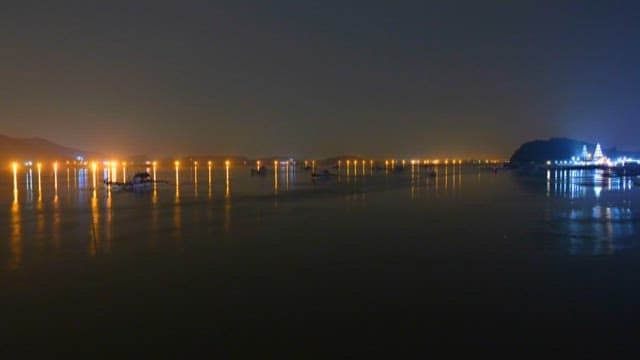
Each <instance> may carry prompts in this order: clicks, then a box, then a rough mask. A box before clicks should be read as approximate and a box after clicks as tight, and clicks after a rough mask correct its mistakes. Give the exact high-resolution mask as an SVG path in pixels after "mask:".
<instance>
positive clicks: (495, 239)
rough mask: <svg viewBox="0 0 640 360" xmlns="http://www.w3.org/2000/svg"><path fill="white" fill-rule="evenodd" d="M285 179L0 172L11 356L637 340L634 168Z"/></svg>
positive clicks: (454, 169)
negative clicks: (135, 183)
mask: <svg viewBox="0 0 640 360" xmlns="http://www.w3.org/2000/svg"><path fill="white" fill-rule="evenodd" d="M135 170H136V169H134V168H132V169H128V171H129V172H130V174H131V173H133V172H134V171H135ZM137 170H143V169H137ZM289 170H290V171H288V172H287V171H286V170H285V169H284V168H283V169H281V170H280V171H279V172H278V173H276V174H274V173H273V172H272V171H269V173H268V174H267V176H264V177H261V176H251V175H250V171H249V168H246V167H232V168H230V169H229V170H228V171H227V170H226V169H224V168H214V169H213V170H212V172H211V175H209V172H208V169H206V168H204V169H198V170H197V172H196V171H195V169H193V168H184V169H180V172H179V174H178V175H179V176H178V178H177V180H178V182H176V176H175V171H174V170H173V169H168V170H167V169H165V170H158V178H160V179H165V180H167V183H161V184H158V186H157V187H156V188H155V189H154V190H152V191H148V192H136V193H132V192H116V191H110V190H109V189H108V187H105V186H103V185H102V184H101V176H100V175H101V174H98V175H97V176H96V178H97V180H96V181H95V185H96V186H95V187H94V181H93V174H92V172H91V170H88V171H86V170H84V171H80V170H77V169H76V170H74V169H70V170H69V172H67V171H66V169H61V170H60V172H59V173H58V175H57V179H54V177H53V174H52V173H51V171H43V172H42V174H41V176H40V178H39V179H38V176H37V173H36V171H35V169H34V170H32V171H31V173H29V172H28V171H27V170H25V169H20V170H19V171H18V174H17V176H16V178H17V179H16V180H17V185H18V187H17V190H16V191H14V187H13V186H14V184H13V176H12V174H11V173H10V172H5V173H3V174H2V177H1V180H0V231H1V232H2V233H3V234H4V236H3V237H2V239H4V241H3V242H2V246H0V262H1V263H0V265H1V266H2V268H1V270H0V274H1V276H2V277H1V279H2V281H1V282H0V293H1V294H2V295H1V296H0V298H1V300H0V305H2V307H1V308H2V314H3V316H2V318H3V323H2V333H3V334H4V336H3V337H2V340H0V341H1V343H2V345H3V347H2V349H3V351H6V352H12V351H15V350H16V349H19V348H20V347H19V346H18V345H35V346H37V348H38V349H41V350H43V349H44V350H45V351H50V352H55V351H58V350H69V349H83V350H87V351H89V352H91V353H96V354H101V353H103V352H105V351H115V352H116V353H117V352H118V351H123V350H124V349H137V350H143V351H149V354H151V353H160V354H162V353H164V352H165V351H168V352H176V354H180V353H181V351H183V350H184V349H193V348H198V347H199V346H201V345H202V344H207V348H206V349H207V351H209V352H212V353H217V352H220V353H241V352H243V351H247V350H249V351H251V350H256V347H258V348H259V349H261V351H262V350H264V351H267V350H282V349H287V350H291V349H299V350H300V351H303V352H305V351H310V352H311V353H313V354H317V353H325V352H326V353H327V354H328V355H331V354H335V353H334V352H333V351H337V350H338V349H339V351H342V352H343V353H354V354H358V353H363V352H369V351H379V350H382V349H396V350H398V349H408V348H409V347H412V346H417V348H418V349H419V348H420V347H421V346H423V344H425V343H438V342H446V343H449V342H455V343H504V342H511V343H513V342H516V343H535V344H538V345H540V344H553V345H562V344H567V343H572V342H582V341H585V339H593V340H595V339H597V341H598V342H600V343H602V342H604V343H612V342H616V343H617V342H631V341H633V340H634V335H633V334H635V333H637V331H636V330H638V329H637V326H636V325H635V324H636V323H637V320H640V316H639V314H638V311H637V310H636V306H637V305H636V304H637V300H638V299H639V291H638V290H637V284H638V283H639V281H640V272H638V270H640V269H639V268H640V265H639V264H640V253H639V252H638V249H639V246H638V245H639V240H640V236H638V214H639V213H640V209H639V204H640V202H639V200H640V195H639V194H640V191H639V190H638V188H634V187H633V182H632V181H631V179H625V178H614V179H611V178H604V177H602V176H601V174H599V173H597V172H578V171H573V172H570V171H549V172H548V173H541V174H537V175H521V174H516V173H513V172H507V171H498V172H497V173H495V172H494V171H493V170H492V169H490V168H483V167H475V166H460V165H454V166H452V165H448V166H439V167H438V169H437V176H435V177H432V176H430V175H429V173H428V172H427V171H426V170H425V169H420V168H418V167H416V168H414V169H412V168H411V166H407V167H406V169H405V170H404V171H402V172H396V173H393V172H387V171H385V170H384V169H382V170H378V171H375V170H373V171H372V169H370V168H364V169H362V168H358V169H357V172H355V171H354V169H353V168H350V169H349V173H348V174H347V172H346V169H344V168H342V169H340V172H339V173H340V174H339V176H336V177H332V178H330V179H326V180H318V181H315V182H313V181H312V180H311V178H310V176H309V173H308V172H305V171H303V170H300V169H297V170H295V171H293V170H292V169H289ZM149 344H154V345H153V346H152V347H151V348H149V346H150V345H149Z"/></svg>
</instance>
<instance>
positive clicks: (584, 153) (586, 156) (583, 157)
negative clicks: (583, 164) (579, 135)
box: [580, 145, 589, 161]
mask: <svg viewBox="0 0 640 360" xmlns="http://www.w3.org/2000/svg"><path fill="white" fill-rule="evenodd" d="M580 160H582V161H587V160H589V152H588V151H587V145H582V153H581V154H580Z"/></svg>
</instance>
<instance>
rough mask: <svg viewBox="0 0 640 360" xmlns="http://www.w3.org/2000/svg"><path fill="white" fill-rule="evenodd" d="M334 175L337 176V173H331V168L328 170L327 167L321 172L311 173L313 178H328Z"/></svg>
mask: <svg viewBox="0 0 640 360" xmlns="http://www.w3.org/2000/svg"><path fill="white" fill-rule="evenodd" d="M332 176H336V174H334V173H331V172H329V170H326V169H324V170H322V171H320V172H317V173H316V172H314V173H311V178H312V179H328V178H330V177H332Z"/></svg>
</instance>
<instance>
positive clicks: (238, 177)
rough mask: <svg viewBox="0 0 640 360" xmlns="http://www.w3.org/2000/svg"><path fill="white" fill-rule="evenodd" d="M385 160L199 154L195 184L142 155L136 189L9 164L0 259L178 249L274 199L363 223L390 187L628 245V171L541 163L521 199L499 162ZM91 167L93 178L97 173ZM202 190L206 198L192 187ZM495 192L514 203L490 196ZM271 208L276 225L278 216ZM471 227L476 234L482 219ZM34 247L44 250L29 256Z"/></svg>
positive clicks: (567, 236)
mask: <svg viewBox="0 0 640 360" xmlns="http://www.w3.org/2000/svg"><path fill="white" fill-rule="evenodd" d="M392 164H393V165H394V167H392V166H389V165H387V164H385V166H384V167H380V168H376V167H374V166H373V163H372V162H370V163H369V164H366V162H365V161H361V162H355V161H354V162H349V161H347V162H346V166H341V167H338V168H336V169H332V171H335V172H336V175H337V176H335V177H332V178H330V179H328V180H326V181H311V178H310V176H309V172H308V171H304V170H302V169H300V168H294V167H293V166H288V165H281V164H278V165H277V166H276V167H275V168H271V169H269V171H270V172H273V173H272V174H271V173H270V172H269V174H270V175H271V176H269V175H267V176H250V175H249V174H250V167H234V166H232V165H225V166H218V167H213V166H212V165H211V164H209V166H208V168H207V171H208V173H207V175H206V180H207V181H206V182H205V181H204V180H205V178H204V176H205V175H204V174H199V169H198V168H197V166H194V167H189V166H184V167H180V166H179V165H178V164H175V167H168V168H165V169H162V168H156V166H155V165H154V166H153V169H152V171H153V173H154V175H155V174H156V173H157V175H158V176H159V179H160V180H163V182H160V183H157V184H154V186H153V188H152V189H151V190H150V191H149V192H143V193H130V192H125V191H115V190H114V189H112V188H111V187H110V186H106V185H104V184H103V181H102V180H104V179H110V178H115V176H116V174H117V168H113V169H109V167H108V166H107V167H104V169H103V170H104V171H101V172H98V173H96V172H95V171H93V172H92V173H91V174H90V173H89V171H91V170H88V169H75V168H69V167H67V168H66V169H64V170H63V169H60V170H61V171H65V170H66V173H67V184H68V187H67V189H66V190H65V188H64V187H63V188H61V189H58V186H57V182H58V179H57V176H58V169H57V167H56V168H54V170H53V173H51V172H46V171H44V172H41V171H38V172H37V180H36V179H34V175H35V174H33V170H32V169H21V170H20V171H18V172H17V173H15V172H14V173H13V174H7V175H6V176H3V179H2V180H1V181H0V209H2V211H3V212H7V213H8V216H6V217H3V218H4V219H6V220H0V221H7V227H5V229H8V232H7V233H6V234H8V237H6V239H8V241H7V243H6V245H5V246H3V247H2V249H0V256H1V258H2V259H3V262H4V264H6V266H5V267H4V268H6V269H9V270H17V269H19V268H20V267H21V266H22V265H23V264H24V263H25V261H28V260H29V259H31V258H36V257H37V256H46V253H47V252H48V251H49V252H52V253H54V252H53V250H55V249H60V250H62V251H63V252H64V253H66V254H67V255H66V256H70V255H69V254H76V251H77V249H80V248H81V249H83V252H82V253H83V254H84V255H78V254H76V255H73V256H77V257H80V256H87V255H88V256H89V257H100V256H106V255H112V254H113V252H114V251H115V249H117V246H118V245H119V246H121V247H122V246H125V245H124V244H128V243H131V242H132V241H133V242H135V240H132V239H131V238H132V237H141V238H143V239H145V240H144V243H145V244H146V245H145V246H146V247H148V248H149V249H158V248H163V247H164V248H166V247H167V244H166V243H163V241H164V240H165V239H166V236H165V234H166V235H167V236H169V237H170V238H171V239H173V241H172V243H173V245H175V248H176V249H184V248H185V247H186V246H188V243H185V241H186V240H189V239H188V238H189V237H190V236H196V237H197V236H204V237H207V236H213V234H221V235H223V236H232V235H233V234H234V233H237V232H238V231H236V230H238V229H240V228H239V227H241V226H243V225H242V224H243V221H244V220H243V218H244V217H247V216H249V215H247V214H250V213H251V211H252V210H247V208H248V209H260V211H259V215H256V223H259V224H260V226H267V225H268V222H266V221H264V218H265V214H268V212H265V209H264V206H265V204H270V205H268V206H270V207H271V208H272V209H274V210H273V211H277V209H279V208H280V206H281V204H282V203H285V204H291V203H292V202H298V203H300V204H304V203H305V202H308V201H320V202H321V203H325V204H331V205H330V206H331V207H332V208H334V209H340V207H341V206H342V208H344V209H348V210H349V211H352V210H353V211H368V212H371V221H372V222H385V221H390V220H389V219H391V218H393V217H392V216H391V214H386V213H383V214H384V215H381V214H380V213H379V211H380V208H373V207H370V205H369V204H370V202H371V201H372V200H373V201H375V200H376V199H378V198H380V197H381V196H383V194H387V195H385V196H389V195H391V194H392V195H393V196H392V197H391V198H389V200H388V201H389V203H388V204H389V205H390V208H394V206H395V207H397V208H400V209H402V208H406V209H408V210H406V211H413V214H418V215H420V216H422V217H423V218H424V219H429V218H433V217H437V216H439V215H438V214H440V212H441V211H442V210H440V209H441V208H442V207H443V206H444V207H448V208H453V209H456V214H457V215H456V216H457V217H458V218H457V219H456V221H458V220H459V221H460V222H473V221H475V220H476V219H482V220H483V221H484V222H487V223H500V222H501V221H502V219H500V218H496V216H495V215H493V213H492V212H491V211H488V212H487V211H485V210H486V209H488V208H489V207H491V206H513V208H509V211H508V213H513V214H514V216H516V218H517V220H516V222H519V224H520V227H522V228H524V229H525V230H527V229H529V233H530V235H529V236H530V237H532V238H534V237H535V236H536V235H535V232H536V231H537V230H536V226H539V224H540V223H543V224H545V225H544V226H546V227H548V228H549V230H548V231H546V232H545V233H544V236H545V237H547V238H553V239H556V240H557V242H556V244H557V246H563V245H562V244H568V245H567V246H566V248H567V252H568V253H569V254H573V255H585V254H587V255H591V254H594V255H606V254H613V253H615V252H616V251H618V250H622V249H625V248H628V247H632V246H635V244H634V243H633V241H632V240H630V239H633V238H634V237H636V234H637V232H636V229H635V224H636V222H637V219H636V217H635V214H636V213H637V210H636V209H635V208H634V207H633V206H632V202H631V200H630V199H632V198H634V199H635V198H637V197H638V192H637V191H636V190H637V189H634V187H633V182H632V180H631V179H629V178H610V177H606V176H605V175H604V174H603V173H602V172H600V171H595V172H594V171H577V170H576V171H568V170H562V171H561V170H558V171H548V172H546V173H545V174H544V175H543V176H541V178H540V179H539V182H537V183H536V184H537V185H536V187H535V188H534V189H533V190H532V191H534V193H535V194H539V195H541V198H540V199H538V200H535V201H533V200H531V199H529V198H523V196H524V195H523V194H525V193H526V192H523V191H522V190H521V189H519V188H518V187H517V186H515V187H514V186H513V185H514V183H516V184H517V183H518V182H520V181H521V180H519V179H518V178H517V177H515V176H513V175H512V174H510V173H508V172H505V173H502V172H500V173H499V174H496V173H494V172H492V171H490V170H489V169H482V168H476V167H472V166H462V165H460V164H447V165H445V164H441V165H437V166H434V165H430V166H421V165H420V164H406V166H405V167H404V168H402V167H400V166H399V165H398V166H399V167H398V168H396V167H395V162H392ZM358 165H360V166H358ZM366 165H369V166H366ZM352 166H353V167H352ZM110 170H111V171H110ZM145 170H146V171H149V170H151V169H148V168H146V167H142V168H140V169H136V168H135V167H134V166H129V167H128V168H127V169H126V171H127V172H128V173H129V174H133V173H135V172H137V171H145ZM203 171H204V170H203ZM123 172H124V169H123ZM100 174H102V178H103V179H99V177H100V176H97V175H100ZM200 175H202V179H200ZM63 176H64V175H63ZM96 177H98V179H96ZM216 178H223V179H224V184H221V186H218V187H216V186H215V179H216ZM18 179H21V181H18ZM72 179H73V181H71V180H72ZM34 180H36V181H37V187H36V186H34V185H35V184H34ZM166 180H171V181H166ZM200 180H202V181H200ZM12 183H13V184H12ZM540 184H543V185H542V186H539V185H540ZM205 191H206V194H207V196H202V195H204V193H205ZM23 194H24V196H23ZM201 194H202V195H201ZM497 194H500V196H502V197H504V198H506V199H512V200H513V201H511V202H513V203H514V204H515V205H509V204H508V202H505V203H504V204H503V203H500V202H498V201H497V200H495V199H494V197H495V196H497ZM34 195H35V196H34ZM545 195H546V196H545ZM521 198H523V199H525V200H522V199H521ZM264 199H269V200H270V201H268V202H263V200H264ZM478 199H486V201H488V205H487V206H488V207H482V208H480V209H478V208H477V207H473V205H474V204H475V203H477V202H478V201H479V200H478ZM523 201H529V202H523ZM536 201H537V202H536ZM410 203H413V204H414V205H411V204H410ZM327 206H329V205H327ZM416 206H420V207H416ZM528 207H529V208H540V210H541V211H540V213H541V214H544V215H542V216H541V217H540V218H538V219H536V218H534V219H531V218H527V217H525V216H524V215H520V214H521V212H520V210H522V209H524V208H528ZM411 209H414V210H411ZM382 210H384V208H382ZM283 211H284V210H283ZM388 211H390V212H391V211H392V210H388ZM377 212H378V213H377ZM422 214H424V215H422ZM282 216H284V218H282V219H283V220H282V221H283V222H284V223H286V221H287V220H286V216H287V215H286V214H285V215H282ZM345 216H348V215H345ZM232 219H233V222H232ZM0 225H2V223H1V222H0ZM391 225H393V224H390V226H391ZM476 226H479V228H478V232H479V233H480V234H481V232H482V225H476ZM198 229H199V230H198ZM202 230H204V231H202ZM218 230H220V231H218ZM453 230H454V228H447V227H444V226H443V227H442V228H439V230H437V231H440V234H441V235H444V236H445V237H446V236H447V235H448V231H453ZM194 231H196V232H195V233H194ZM197 231H201V233H198V232H197ZM525 233H526V231H525ZM480 236H481V235H480ZM47 242H50V244H49V243H47ZM126 246H133V245H131V244H129V245H126ZM36 251H37V252H39V253H45V255H36Z"/></svg>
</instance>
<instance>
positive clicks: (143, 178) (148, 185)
mask: <svg viewBox="0 0 640 360" xmlns="http://www.w3.org/2000/svg"><path fill="white" fill-rule="evenodd" d="M104 183H105V185H107V186H109V187H110V188H111V191H121V190H125V191H145V190H151V189H153V185H154V184H156V183H157V181H154V180H153V179H151V175H149V173H147V172H141V173H136V174H135V175H133V178H132V179H131V181H127V182H117V181H106V180H105V182H104Z"/></svg>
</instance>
